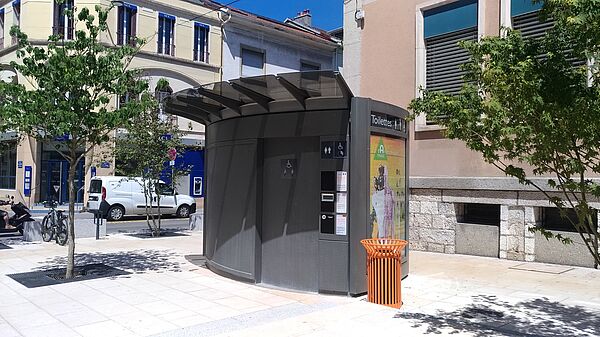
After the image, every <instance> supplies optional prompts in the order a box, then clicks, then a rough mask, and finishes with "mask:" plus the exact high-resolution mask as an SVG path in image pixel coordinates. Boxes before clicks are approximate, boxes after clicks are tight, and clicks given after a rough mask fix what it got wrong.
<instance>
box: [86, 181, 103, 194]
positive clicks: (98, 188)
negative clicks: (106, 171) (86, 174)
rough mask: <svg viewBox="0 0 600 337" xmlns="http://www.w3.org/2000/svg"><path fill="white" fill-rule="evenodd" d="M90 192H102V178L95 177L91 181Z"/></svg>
mask: <svg viewBox="0 0 600 337" xmlns="http://www.w3.org/2000/svg"><path fill="white" fill-rule="evenodd" d="M89 193H102V180H99V179H94V180H92V181H91V182H90V191H89Z"/></svg>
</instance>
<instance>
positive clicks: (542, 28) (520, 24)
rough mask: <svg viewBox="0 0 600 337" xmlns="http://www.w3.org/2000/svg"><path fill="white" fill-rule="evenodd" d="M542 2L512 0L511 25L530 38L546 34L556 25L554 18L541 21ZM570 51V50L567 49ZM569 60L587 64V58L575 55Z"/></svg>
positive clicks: (580, 64) (577, 64)
mask: <svg viewBox="0 0 600 337" xmlns="http://www.w3.org/2000/svg"><path fill="white" fill-rule="evenodd" d="M540 9H542V3H532V2H531V0H511V2H510V15H511V25H512V28H513V29H514V30H518V31H520V32H521V35H522V36H523V37H524V38H526V39H528V38H533V39H535V38H539V37H542V36H544V34H546V31H547V30H548V29H550V28H552V26H553V25H554V22H553V21H552V20H548V21H541V20H540V18H539V14H540ZM565 53H568V51H565ZM568 60H569V62H571V64H572V65H573V66H574V67H578V66H582V65H586V64H587V60H585V59H578V58H575V57H572V58H569V59H568Z"/></svg>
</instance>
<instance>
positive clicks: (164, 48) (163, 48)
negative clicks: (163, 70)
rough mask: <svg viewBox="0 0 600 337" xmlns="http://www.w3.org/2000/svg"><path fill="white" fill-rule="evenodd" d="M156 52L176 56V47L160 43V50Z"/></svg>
mask: <svg viewBox="0 0 600 337" xmlns="http://www.w3.org/2000/svg"><path fill="white" fill-rule="evenodd" d="M156 51H157V52H158V53H159V54H165V55H171V56H175V45H174V44H171V43H164V42H163V43H160V42H158V48H157V50H156Z"/></svg>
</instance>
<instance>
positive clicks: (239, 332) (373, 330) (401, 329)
mask: <svg viewBox="0 0 600 337" xmlns="http://www.w3.org/2000/svg"><path fill="white" fill-rule="evenodd" d="M186 234H189V236H183V237H169V238H159V239H153V240H144V239H136V238H132V237H129V236H124V235H121V234H119V235H111V236H109V237H108V238H106V239H102V240H99V241H96V240H93V239H78V240H77V247H76V251H77V261H78V263H82V264H84V263H104V264H107V265H110V266H113V267H116V268H121V269H123V270H126V271H127V272H129V273H131V274H130V275H125V276H116V277H112V278H101V279H95V280H86V281H80V282H74V283H66V284H58V285H52V286H47V287H40V288H31V289H28V288H26V287H24V286H22V285H20V284H19V283H17V282H15V281H14V280H12V279H10V278H9V277H7V276H6V275H7V274H11V273H18V272H28V271H35V270H42V269H48V268H56V267H60V266H62V265H64V256H65V254H66V247H60V246H57V245H55V244H52V243H34V244H29V243H28V244H22V243H20V242H18V241H17V240H14V239H10V240H2V239H0V243H2V244H6V245H7V246H9V247H11V249H5V250H1V251H0V287H2V289H3V290H2V295H0V336H2V337H7V336H8V337H10V336H165V337H178V336H222V337H224V336H312V337H317V336H380V335H385V336H421V335H424V336H427V335H431V336H438V335H439V336H445V335H448V336H450V335H451V336H481V337H483V336H575V335H577V336H598V335H600V326H599V325H598V324H597V323H598V322H599V321H600V271H598V270H593V269H586V268H577V267H576V268H573V269H571V270H568V271H565V272H563V273H560V274H555V273H541V272H536V271H532V270H538V269H540V268H542V269H543V266H538V265H536V264H534V263H531V264H526V265H525V266H524V267H525V268H521V269H519V270H517V269H514V268H512V267H514V266H517V265H521V264H522V262H515V261H506V260H498V259H493V258H481V257H472V256H462V255H443V254H435V253H424V252H411V256H410V258H411V264H410V266H411V270H410V276H409V277H408V278H407V279H405V280H404V281H403V283H402V284H403V301H404V305H403V307H402V308H401V309H400V310H396V309H391V308H387V307H383V306H379V305H374V304H371V303H368V302H366V301H365V299H364V297H359V298H349V297H343V296H325V295H318V294H312V293H301V292H289V291H283V290H280V289H272V288H266V287H261V286H256V285H251V284H247V283H240V282H236V281H232V280H229V279H227V278H223V277H221V276H218V275H216V274H214V273H212V272H210V271H209V270H207V269H205V268H201V267H198V266H196V265H194V264H192V263H190V262H189V261H187V260H186V259H185V256H186V255H190V254H196V255H197V254H201V253H202V247H201V240H202V234H201V233H198V232H187V233H186ZM522 269H524V270H522Z"/></svg>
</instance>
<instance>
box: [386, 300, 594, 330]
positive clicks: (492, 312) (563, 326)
mask: <svg viewBox="0 0 600 337" xmlns="http://www.w3.org/2000/svg"><path fill="white" fill-rule="evenodd" d="M394 318H402V319H407V320H409V322H410V323H412V326H413V327H414V328H421V327H424V328H426V333H427V334H436V335H437V334H441V333H447V334H456V335H461V334H464V333H469V334H471V335H473V336H477V337H484V336H485V337H487V336H550V337H554V336H556V337H558V336H561V337H562V336H600V324H598V322H600V311H593V310H590V309H587V308H584V307H581V306H576V305H565V304H562V303H559V302H554V301H550V300H548V299H547V298H538V299H531V300H523V301H521V302H517V303H509V302H505V301H502V300H499V299H498V298H497V297H496V296H488V295H477V296H473V303H472V304H469V305H466V306H465V307H463V308H460V309H457V310H454V311H445V310H438V311H437V312H436V313H435V314H423V313H412V312H403V313H398V314H396V316H394Z"/></svg>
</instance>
